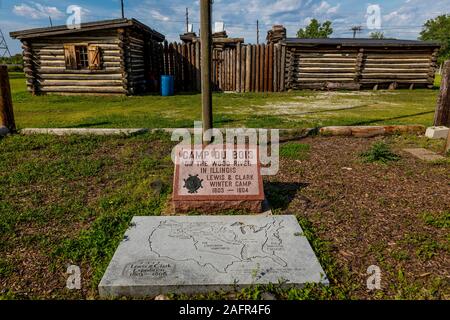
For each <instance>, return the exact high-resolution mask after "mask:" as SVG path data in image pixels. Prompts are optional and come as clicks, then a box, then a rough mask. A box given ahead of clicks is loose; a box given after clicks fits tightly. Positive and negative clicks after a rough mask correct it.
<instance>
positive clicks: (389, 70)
mask: <svg viewBox="0 0 450 320" xmlns="http://www.w3.org/2000/svg"><path fill="white" fill-rule="evenodd" d="M429 70H430V69H428V68H426V69H419V68H417V69H394V68H364V69H363V73H380V72H383V73H391V74H392V73H394V74H401V73H428V71H429Z"/></svg>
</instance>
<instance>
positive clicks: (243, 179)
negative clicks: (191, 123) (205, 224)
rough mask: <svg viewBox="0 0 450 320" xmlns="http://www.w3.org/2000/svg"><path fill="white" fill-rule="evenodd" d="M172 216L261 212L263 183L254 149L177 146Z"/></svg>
mask: <svg viewBox="0 0 450 320" xmlns="http://www.w3.org/2000/svg"><path fill="white" fill-rule="evenodd" d="M175 154H176V164H175V175H174V182H173V199H172V200H173V204H174V209H175V212H176V213H187V212H200V213H220V212H223V211H225V210H240V211H244V212H250V213H260V212H262V203H263V201H264V189H263V181H262V177H261V172H260V162H259V154H258V147H257V146H248V145H247V146H233V145H228V146H225V145H224V146H222V145H209V146H207V147H204V148H202V147H201V146H195V147H192V148H191V146H190V145H186V146H180V147H178V148H177V150H176V153H175Z"/></svg>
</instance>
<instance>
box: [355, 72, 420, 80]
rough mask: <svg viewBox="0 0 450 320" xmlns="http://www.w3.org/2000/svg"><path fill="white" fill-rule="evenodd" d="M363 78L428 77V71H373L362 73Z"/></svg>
mask: <svg viewBox="0 0 450 320" xmlns="http://www.w3.org/2000/svg"><path fill="white" fill-rule="evenodd" d="M361 77H362V78H363V79H377V78H381V79H428V74H427V73H411V74H386V73H372V74H364V73H363V74H362V75H361Z"/></svg>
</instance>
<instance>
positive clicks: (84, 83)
mask: <svg viewBox="0 0 450 320" xmlns="http://www.w3.org/2000/svg"><path fill="white" fill-rule="evenodd" d="M38 82H39V84H40V85H41V86H43V87H44V86H48V87H51V86H56V87H58V86H61V87H67V86H70V87H99V86H105V87H113V86H122V80H75V81H74V80H38Z"/></svg>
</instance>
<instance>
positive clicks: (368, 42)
mask: <svg viewBox="0 0 450 320" xmlns="http://www.w3.org/2000/svg"><path fill="white" fill-rule="evenodd" d="M284 43H286V45H288V46H305V47H316V46H342V47H427V48H429V47H432V48H433V47H435V48H438V47H440V44H439V43H437V42H432V41H418V40H397V39H380V40H378V39H361V38H359V39H358V38H356V39H353V38H328V39H300V38H287V39H286V40H285V41H284Z"/></svg>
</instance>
